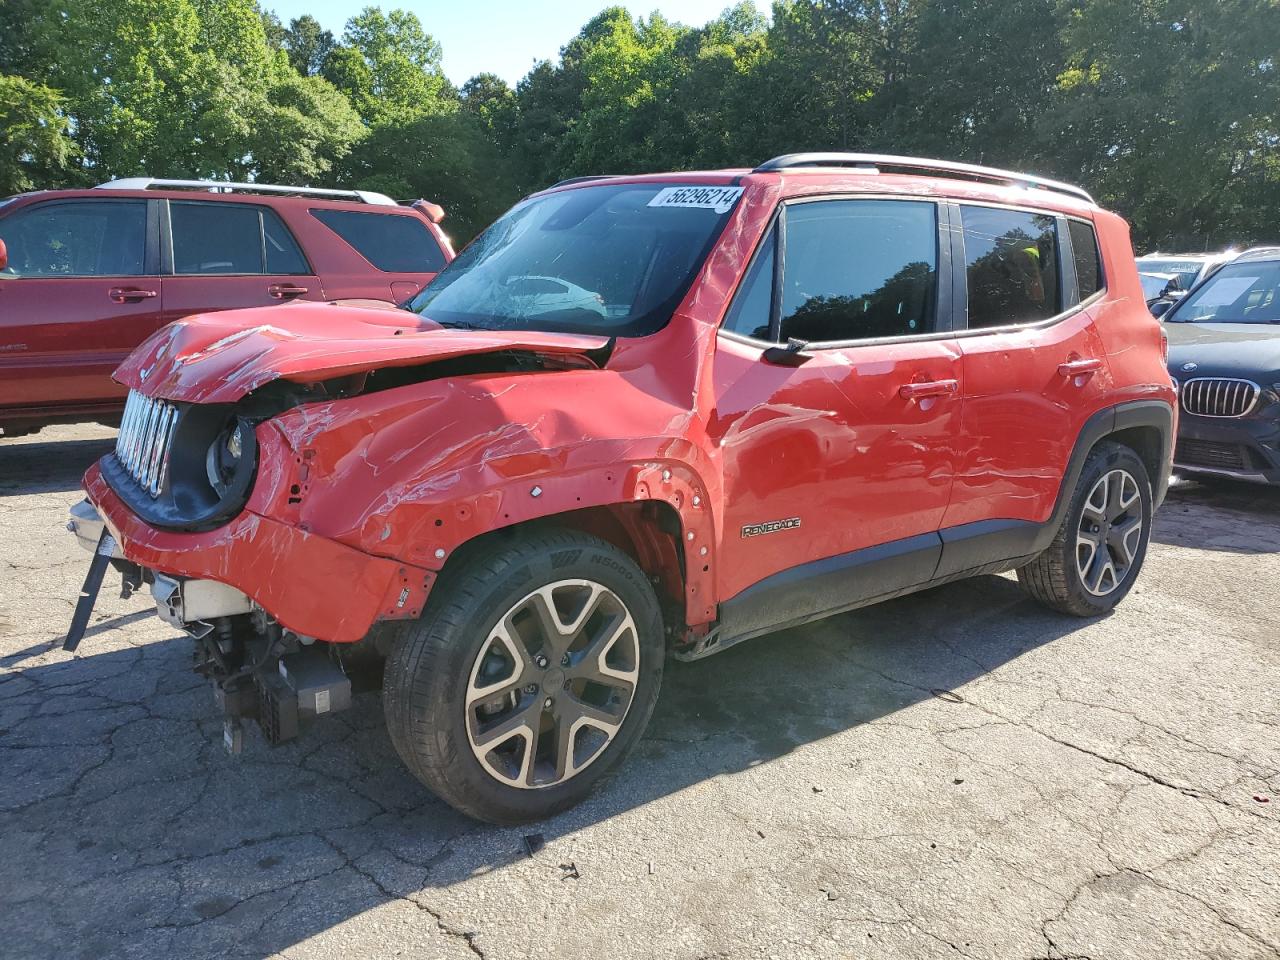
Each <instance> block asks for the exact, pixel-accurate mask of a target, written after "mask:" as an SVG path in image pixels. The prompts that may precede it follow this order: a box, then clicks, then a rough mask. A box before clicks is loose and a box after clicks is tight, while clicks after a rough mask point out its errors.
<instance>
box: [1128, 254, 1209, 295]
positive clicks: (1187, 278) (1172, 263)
mask: <svg viewBox="0 0 1280 960" xmlns="http://www.w3.org/2000/svg"><path fill="white" fill-rule="evenodd" d="M1203 267H1204V263H1203V262H1202V261H1199V260H1172V259H1170V260H1154V259H1152V258H1150V257H1139V258H1138V269H1139V270H1145V271H1146V272H1147V273H1172V274H1174V275H1175V276H1176V277H1177V278H1178V280H1179V281H1180V282H1181V284H1182V289H1183V290H1189V289H1191V285H1192V284H1193V283H1195V282H1196V277H1198V276H1200V271H1201V269H1203Z"/></svg>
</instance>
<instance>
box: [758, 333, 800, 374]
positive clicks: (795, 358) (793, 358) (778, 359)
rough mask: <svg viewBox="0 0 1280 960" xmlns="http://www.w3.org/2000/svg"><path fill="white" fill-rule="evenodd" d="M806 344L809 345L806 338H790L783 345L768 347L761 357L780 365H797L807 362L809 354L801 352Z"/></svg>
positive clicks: (766, 361)
mask: <svg viewBox="0 0 1280 960" xmlns="http://www.w3.org/2000/svg"><path fill="white" fill-rule="evenodd" d="M807 346H809V341H808V340H796V339H794V338H792V339H789V340H788V341H787V345H786V346H785V347H769V348H768V349H767V350H765V352H764V353H763V354H761V357H762V358H763V359H764V361H765V363H774V364H777V365H778V366H780V367H798V366H800V365H801V364H802V363H808V362H809V359H810V355H809V354H807V353H803V352H802V351H803V350H804V348H805V347H807Z"/></svg>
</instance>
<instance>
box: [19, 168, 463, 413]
mask: <svg viewBox="0 0 1280 960" xmlns="http://www.w3.org/2000/svg"><path fill="white" fill-rule="evenodd" d="M443 218H444V211H443V210H441V208H440V207H438V206H437V205H435V204H432V203H427V202H425V201H422V200H419V201H416V202H414V203H413V204H412V205H400V204H397V203H396V202H395V201H394V200H392V199H390V198H389V197H385V196H383V195H382V194H378V193H368V192H364V191H356V190H322V189H315V188H306V187H287V186H276V185H270V184H230V183H214V182H209V181H198V180H152V179H133V180H113V181H111V182H110V183H104V184H101V185H100V186H98V187H95V188H93V189H88V190H49V191H41V192H37V193H29V194H23V195H21V196H16V197H8V198H6V199H0V431H3V433H4V434H5V435H7V436H11V435H17V434H21V433H28V432H30V431H32V430H36V429H39V428H40V427H41V426H44V425H45V424H48V423H53V422H58V421H65V420H89V419H95V418H100V417H108V418H109V417H111V416H113V415H114V414H117V413H118V412H119V411H120V410H121V408H122V407H123V405H124V395H125V390H124V388H122V387H121V386H120V385H119V384H117V383H115V382H114V381H112V379H111V372H112V371H113V370H114V369H115V368H116V367H117V366H119V364H120V362H121V361H122V360H123V359H124V358H125V357H126V356H128V354H129V353H130V352H131V351H132V350H133V348H134V347H136V346H137V345H138V344H140V343H141V342H142V341H143V340H145V339H146V338H147V337H149V336H150V335H151V334H152V333H154V332H155V331H156V330H157V329H159V328H160V327H162V326H164V325H165V324H166V323H168V322H170V321H171V320H177V319H180V318H182V317H185V316H188V315H190V314H193V313H208V312H210V311H215V310H227V309H231V308H235V307H257V306H264V305H267V304H279V303H287V302H289V301H291V300H339V299H351V298H362V299H371V300H381V301H387V302H389V303H390V302H395V303H399V302H402V301H405V300H407V299H409V298H410V297H412V296H413V295H414V294H415V293H417V292H418V290H420V289H421V288H422V286H423V285H424V284H425V283H426V282H427V281H428V280H430V279H431V278H432V277H434V276H435V275H436V273H438V272H439V271H440V270H441V269H442V268H443V267H444V265H445V264H446V263H448V262H449V261H450V260H451V259H452V258H453V250H452V248H451V247H450V245H449V238H448V237H447V236H445V234H444V231H443V230H441V228H440V221H441V220H442V219H443Z"/></svg>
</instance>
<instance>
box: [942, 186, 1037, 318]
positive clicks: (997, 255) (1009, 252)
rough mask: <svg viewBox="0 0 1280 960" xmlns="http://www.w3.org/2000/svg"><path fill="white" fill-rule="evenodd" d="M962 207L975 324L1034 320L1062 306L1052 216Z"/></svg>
mask: <svg viewBox="0 0 1280 960" xmlns="http://www.w3.org/2000/svg"><path fill="white" fill-rule="evenodd" d="M960 213H961V218H962V222H963V224H964V256H965V272H966V274H967V277H968V284H969V327H970V328H971V329H973V328H982V327H1002V326H1007V325H1010V324H1019V323H1035V322H1036V321H1038V320H1047V319H1048V318H1049V317H1052V316H1054V315H1055V314H1057V313H1059V312H1061V309H1062V306H1061V304H1062V293H1061V290H1060V289H1059V286H1060V284H1059V282H1058V233H1057V221H1056V220H1055V218H1054V217H1052V216H1047V215H1044V214H1038V213H1024V212H1022V211H1019V210H1001V209H996V208H992V207H969V206H962V207H961V208H960Z"/></svg>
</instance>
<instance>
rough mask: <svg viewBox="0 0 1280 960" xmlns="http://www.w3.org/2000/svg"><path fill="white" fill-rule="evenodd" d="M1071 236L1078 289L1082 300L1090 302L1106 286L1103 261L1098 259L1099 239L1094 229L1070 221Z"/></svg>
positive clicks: (1084, 224) (1081, 223)
mask: <svg viewBox="0 0 1280 960" xmlns="http://www.w3.org/2000/svg"><path fill="white" fill-rule="evenodd" d="M1067 230H1068V232H1070V234H1071V256H1072V258H1073V259H1074V260H1075V262H1076V287H1077V289H1078V290H1079V291H1080V299H1081V300H1088V299H1089V298H1090V297H1092V296H1093V295H1094V294H1095V293H1097V292H1098V291H1099V290H1101V289H1102V288H1103V286H1105V284H1104V283H1103V282H1102V261H1101V260H1100V259H1099V258H1098V237H1097V235H1096V234H1095V233H1094V232H1093V227H1091V226H1090V225H1089V224H1087V223H1084V222H1082V221H1080V220H1068V221H1067Z"/></svg>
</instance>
